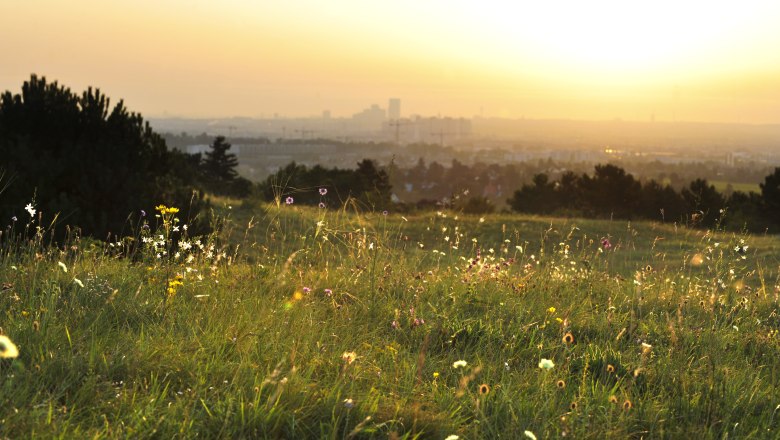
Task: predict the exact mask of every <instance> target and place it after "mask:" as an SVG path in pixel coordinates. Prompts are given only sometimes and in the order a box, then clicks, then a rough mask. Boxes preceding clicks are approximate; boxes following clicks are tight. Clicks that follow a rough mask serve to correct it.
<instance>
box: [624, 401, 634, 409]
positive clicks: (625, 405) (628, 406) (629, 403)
mask: <svg viewBox="0 0 780 440" xmlns="http://www.w3.org/2000/svg"><path fill="white" fill-rule="evenodd" d="M633 407H634V404H633V403H631V401H630V400H628V399H626V401H625V402H623V409H624V410H626V411H628V410H630V409H631V408H633Z"/></svg>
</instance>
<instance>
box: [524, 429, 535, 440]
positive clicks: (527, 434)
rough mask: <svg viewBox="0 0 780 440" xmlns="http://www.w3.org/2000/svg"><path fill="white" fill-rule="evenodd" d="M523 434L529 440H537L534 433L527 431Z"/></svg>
mask: <svg viewBox="0 0 780 440" xmlns="http://www.w3.org/2000/svg"><path fill="white" fill-rule="evenodd" d="M523 434H524V435H525V436H526V437H528V438H529V439H531V440H536V435H534V433H533V432H531V431H529V430H525V431H524V432H523Z"/></svg>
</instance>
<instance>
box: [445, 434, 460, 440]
mask: <svg viewBox="0 0 780 440" xmlns="http://www.w3.org/2000/svg"><path fill="white" fill-rule="evenodd" d="M458 439H460V437H458V436H457V435H455V434H450V435H448V436H447V437H445V438H444V440H458Z"/></svg>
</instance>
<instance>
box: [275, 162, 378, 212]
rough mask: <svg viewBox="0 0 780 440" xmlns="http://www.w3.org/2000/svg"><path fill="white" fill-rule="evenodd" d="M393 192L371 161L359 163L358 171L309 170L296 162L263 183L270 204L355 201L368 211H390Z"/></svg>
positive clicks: (332, 205)
mask: <svg viewBox="0 0 780 440" xmlns="http://www.w3.org/2000/svg"><path fill="white" fill-rule="evenodd" d="M391 190H392V187H391V186H390V179H389V178H388V176H387V173H386V172H385V171H384V170H383V169H380V168H379V167H377V165H376V163H374V161H372V160H369V159H364V160H362V161H361V162H360V163H358V164H357V169H355V170H349V169H338V168H333V169H326V168H324V167H322V166H320V165H316V166H314V167H312V168H307V167H306V166H305V165H298V164H296V163H295V162H292V163H290V164H289V165H287V166H286V167H284V168H282V169H281V170H279V171H277V172H276V173H274V174H272V175H271V176H269V177H268V178H267V179H266V180H265V181H264V182H263V183H261V184H260V192H261V193H262V195H263V197H264V199H265V200H266V201H276V202H277V203H281V202H283V201H284V200H285V199H286V198H287V197H291V198H292V200H294V203H296V204H304V205H315V206H316V205H319V204H320V203H322V206H325V207H330V208H334V207H339V206H341V205H342V204H343V203H346V202H347V201H348V200H353V201H355V202H357V203H358V204H359V205H361V209H366V210H382V209H386V208H388V207H389V206H390V203H391V202H390V194H391Z"/></svg>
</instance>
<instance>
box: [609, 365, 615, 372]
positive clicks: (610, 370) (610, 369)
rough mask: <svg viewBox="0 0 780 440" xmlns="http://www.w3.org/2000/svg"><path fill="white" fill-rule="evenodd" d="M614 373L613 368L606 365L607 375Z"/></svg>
mask: <svg viewBox="0 0 780 440" xmlns="http://www.w3.org/2000/svg"><path fill="white" fill-rule="evenodd" d="M614 372H615V366H614V365H612V364H607V373H609V374H612V373H614Z"/></svg>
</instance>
